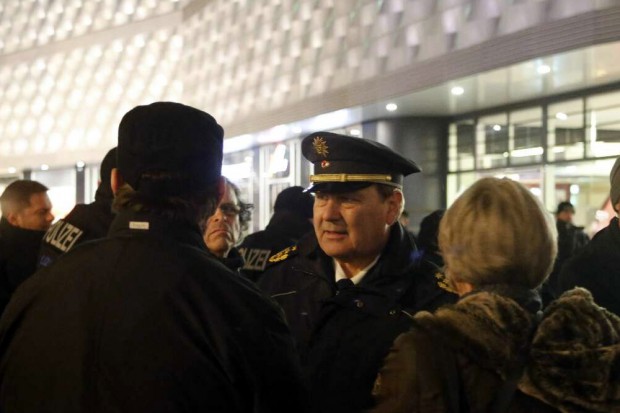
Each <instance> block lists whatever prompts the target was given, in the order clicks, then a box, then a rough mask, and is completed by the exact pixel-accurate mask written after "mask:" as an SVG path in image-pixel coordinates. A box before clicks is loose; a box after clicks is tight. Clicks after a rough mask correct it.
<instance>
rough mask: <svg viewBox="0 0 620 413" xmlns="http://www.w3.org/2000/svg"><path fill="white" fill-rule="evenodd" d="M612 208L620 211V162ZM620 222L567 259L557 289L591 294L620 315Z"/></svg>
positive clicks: (616, 166) (615, 170)
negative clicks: (585, 291) (583, 290)
mask: <svg viewBox="0 0 620 413" xmlns="http://www.w3.org/2000/svg"><path fill="white" fill-rule="evenodd" d="M609 181H610V191H609V197H610V200H611V205H612V206H613V208H614V210H615V211H616V213H617V212H618V211H619V210H620V158H618V159H616V162H615V163H614V166H613V168H612V169H611V173H610V175H609ZM619 257H620V221H618V217H617V216H615V217H614V218H613V219H612V220H611V221H610V222H609V225H608V226H607V227H606V228H603V229H602V230H600V231H599V232H597V233H596V235H594V237H593V238H592V241H590V242H589V243H588V245H586V246H585V247H584V248H583V249H582V250H581V251H580V252H578V253H577V254H576V255H574V256H573V257H572V258H570V259H568V261H566V263H565V264H564V266H563V267H562V269H561V271H560V274H559V275H558V289H559V292H560V293H561V292H562V291H566V290H569V289H571V288H573V287H575V286H579V287H584V288H587V289H588V290H590V292H591V293H592V296H593V297H594V300H595V301H596V302H597V303H598V304H599V305H601V306H603V307H605V308H607V309H608V310H609V311H612V312H614V313H615V314H617V315H620V259H619Z"/></svg>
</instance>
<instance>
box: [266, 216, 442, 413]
mask: <svg viewBox="0 0 620 413" xmlns="http://www.w3.org/2000/svg"><path fill="white" fill-rule="evenodd" d="M414 252H415V245H414V244H413V242H412V241H411V239H410V238H409V237H408V236H407V235H406V233H405V231H404V228H403V227H402V226H400V225H398V224H397V225H394V226H393V227H392V230H391V234H390V239H389V241H388V244H387V246H386V248H385V250H384V252H383V253H382V255H381V257H380V259H379V261H378V262H377V264H376V265H375V266H374V267H373V268H371V269H370V271H369V272H368V273H366V275H365V277H364V278H363V279H362V281H361V282H360V283H359V284H358V285H356V286H353V287H351V288H348V289H344V290H341V291H338V292H337V290H336V284H335V276H334V266H333V260H332V258H330V257H328V256H327V255H325V253H324V252H323V251H322V250H321V249H320V248H319V246H318V242H317V239H316V237H315V236H314V233H311V234H309V235H308V236H306V237H304V238H302V240H301V241H300V242H299V244H298V245H297V247H293V248H290V249H289V250H284V252H282V253H280V254H277V255H275V256H273V257H272V258H271V261H279V260H281V261H282V262H281V263H279V264H277V265H274V266H273V267H271V268H269V269H267V271H265V273H264V274H263V276H262V277H261V278H260V280H259V286H260V287H261V288H262V289H264V290H265V291H266V292H268V293H269V294H270V295H271V296H272V297H273V298H274V299H275V300H276V301H278V303H280V305H281V306H282V308H283V309H284V311H285V313H286V316H287V319H288V321H289V325H290V327H291V331H292V332H293V335H294V336H295V338H296V340H297V343H298V346H299V349H300V353H301V357H302V365H303V366H304V369H305V373H306V376H307V380H308V382H309V386H310V391H311V394H310V399H311V401H310V403H311V406H312V410H313V411H316V412H321V413H326V412H340V413H343V412H360V411H362V410H364V409H366V408H368V407H370V406H371V405H372V397H371V389H372V385H373V382H374V379H375V377H376V374H377V372H378V370H379V367H380V366H381V363H382V361H383V358H384V357H385V355H386V354H387V351H388V350H389V348H390V345H391V344H392V342H393V340H394V338H396V336H397V335H398V334H400V333H401V332H403V331H405V330H406V329H407V328H409V326H410V318H409V316H408V315H407V313H409V314H413V313H415V312H416V311H418V310H421V309H435V308H436V307H438V306H439V305H441V304H443V303H445V302H447V301H453V300H454V296H452V295H451V294H449V293H447V292H446V291H444V290H442V289H441V288H439V287H438V285H437V283H436V281H435V279H434V277H433V276H432V275H430V274H421V273H417V272H416V264H415V263H414Z"/></svg>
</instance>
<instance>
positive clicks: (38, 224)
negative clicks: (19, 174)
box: [8, 192, 54, 231]
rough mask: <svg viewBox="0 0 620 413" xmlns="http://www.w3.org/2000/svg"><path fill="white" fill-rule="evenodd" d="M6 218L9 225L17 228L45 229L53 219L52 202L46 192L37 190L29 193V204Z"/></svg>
mask: <svg viewBox="0 0 620 413" xmlns="http://www.w3.org/2000/svg"><path fill="white" fill-rule="evenodd" d="M8 219H9V223H10V224H11V225H14V226H16V227H19V228H23V229H32V230H38V231H47V229H48V228H49V227H50V226H51V225H52V221H54V215H52V203H51V202H50V199H49V197H48V196H47V193H45V192H38V193H36V194H32V195H30V205H29V206H28V207H27V208H24V209H22V210H21V211H19V212H16V213H14V214H11V216H10V217H9V218H8Z"/></svg>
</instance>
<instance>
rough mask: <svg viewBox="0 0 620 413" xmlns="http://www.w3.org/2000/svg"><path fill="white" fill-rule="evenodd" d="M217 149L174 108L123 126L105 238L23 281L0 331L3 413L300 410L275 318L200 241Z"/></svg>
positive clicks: (204, 121)
mask: <svg viewBox="0 0 620 413" xmlns="http://www.w3.org/2000/svg"><path fill="white" fill-rule="evenodd" d="M222 138H223V130H222V128H221V127H220V126H219V125H218V124H217V123H216V121H215V119H213V118H212V117H211V116H210V115H209V114H207V113H205V112H202V111H200V110H197V109H194V108H191V107H189V106H184V105H181V104H178V103H172V102H157V103H153V104H151V105H147V106H138V107H136V108H134V109H132V110H131V111H129V112H128V113H127V114H126V115H125V116H124V117H123V119H122V120H121V123H120V127H119V138H118V169H114V170H113V171H112V179H111V182H112V190H113V191H114V194H115V199H114V206H115V208H116V209H117V211H118V212H117V216H116V217H115V218H114V221H113V223H112V226H111V228H110V233H109V236H108V237H107V238H105V239H102V240H97V241H93V242H89V243H86V244H84V245H82V246H80V248H76V249H74V250H73V251H70V252H69V253H67V254H66V255H64V256H63V257H61V258H60V259H59V260H58V261H57V262H56V263H55V264H54V265H53V266H51V267H47V268H43V269H42V270H40V271H39V272H37V273H36V274H35V275H33V276H32V277H31V278H30V279H29V280H28V281H27V282H26V283H24V284H23V285H22V287H21V288H20V289H19V290H18V291H17V292H16V294H15V295H14V297H13V299H12V300H11V302H10V303H9V305H8V306H7V309H6V312H5V314H4V316H3V318H2V320H1V321H0V410H1V411H3V412H43V411H47V412H68V413H71V412H95V413H97V412H102V413H103V412H181V411H183V412H199V411H200V412H247V413H250V412H251V413H255V412H265V413H267V412H287V413H289V412H297V411H300V410H303V409H302V406H301V402H300V400H301V399H303V395H302V392H301V391H300V389H301V386H300V378H299V368H298V363H297V362H296V359H295V354H294V346H293V342H292V339H291V337H290V334H289V331H288V328H287V327H286V324H285V322H284V319H283V318H282V316H281V314H280V312H279V309H278V308H277V307H276V306H275V305H273V303H271V302H270V301H269V300H268V299H266V298H265V297H264V296H263V295H262V294H261V293H260V291H259V290H258V289H257V288H255V287H254V286H253V285H252V284H251V283H250V282H248V281H246V280H244V279H243V278H242V277H238V276H236V275H235V274H234V273H232V272H231V271H230V270H228V269H227V268H225V267H224V266H223V265H222V264H221V263H219V262H218V261H217V260H216V259H214V258H213V257H212V255H211V254H209V253H208V251H207V249H206V246H205V244H204V241H203V239H202V234H201V230H200V227H199V225H198V223H199V222H201V221H202V220H203V219H204V217H205V216H208V215H210V214H211V213H212V212H213V210H214V208H215V207H216V206H217V204H218V201H219V198H220V197H221V194H222V193H223V189H224V187H223V180H222V179H221V176H220V170H221V164H222ZM275 389H277V391H276V390H275ZM283 394H284V395H285V396H282V395H283Z"/></svg>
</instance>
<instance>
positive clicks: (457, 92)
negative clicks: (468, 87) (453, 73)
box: [450, 86, 465, 96]
mask: <svg viewBox="0 0 620 413" xmlns="http://www.w3.org/2000/svg"><path fill="white" fill-rule="evenodd" d="M450 93H452V94H453V95H454V96H461V95H462V94H463V93H465V89H463V88H462V87H461V86H454V87H453V88H452V89H450Z"/></svg>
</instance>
